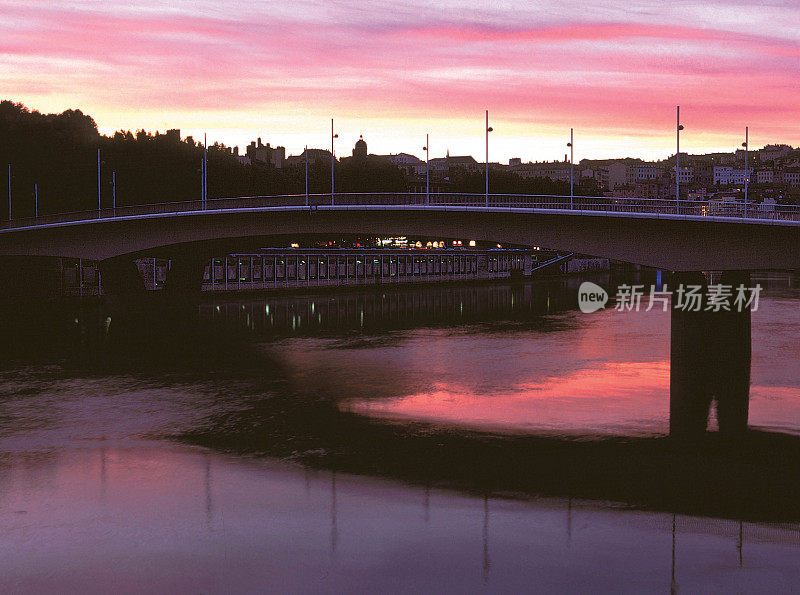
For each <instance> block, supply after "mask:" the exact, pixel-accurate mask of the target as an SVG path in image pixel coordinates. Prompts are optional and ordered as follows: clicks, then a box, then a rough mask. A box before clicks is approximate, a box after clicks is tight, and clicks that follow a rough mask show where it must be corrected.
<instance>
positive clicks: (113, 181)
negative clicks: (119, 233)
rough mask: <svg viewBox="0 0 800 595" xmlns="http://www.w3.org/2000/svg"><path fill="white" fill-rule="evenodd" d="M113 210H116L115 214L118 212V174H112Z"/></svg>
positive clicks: (114, 172)
mask: <svg viewBox="0 0 800 595" xmlns="http://www.w3.org/2000/svg"><path fill="white" fill-rule="evenodd" d="M111 208H112V209H114V214H115V215H116V211H117V172H116V171H112V172H111Z"/></svg>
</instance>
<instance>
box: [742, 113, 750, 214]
mask: <svg viewBox="0 0 800 595" xmlns="http://www.w3.org/2000/svg"><path fill="white" fill-rule="evenodd" d="M742 146H743V147H744V216H745V217H747V187H748V185H749V182H750V169H749V168H748V166H747V164H748V159H747V156H748V155H747V154H748V151H749V149H750V127H749V126H745V127H744V142H743V143H742Z"/></svg>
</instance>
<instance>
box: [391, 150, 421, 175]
mask: <svg viewBox="0 0 800 595" xmlns="http://www.w3.org/2000/svg"><path fill="white" fill-rule="evenodd" d="M381 157H382V158H383V159H386V161H388V162H389V163H392V164H394V165H396V166H397V167H398V168H400V169H401V170H402V171H403V173H404V174H405V175H407V176H414V175H416V176H419V175H425V162H424V161H423V160H422V159H420V158H418V157H416V156H414V155H410V154H408V153H398V154H397V155H381Z"/></svg>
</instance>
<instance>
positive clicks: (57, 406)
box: [0, 275, 800, 592]
mask: <svg viewBox="0 0 800 595" xmlns="http://www.w3.org/2000/svg"><path fill="white" fill-rule="evenodd" d="M598 281H599V282H600V283H601V284H604V286H606V287H610V286H613V284H614V283H617V282H619V280H618V279H608V278H601V279H599V280H598ZM754 281H758V282H760V283H761V284H762V285H763V286H764V288H765V289H764V292H763V293H762V296H761V301H760V304H759V309H758V310H757V311H756V312H754V313H753V318H752V320H753V362H752V387H751V401H750V423H751V426H752V427H753V428H755V429H757V430H758V431H759V432H758V434H759V435H764V436H768V437H770V436H776V437H777V438H776V439H777V440H778V441H779V442H778V443H776V444H781V445H783V446H781V448H784V447H785V449H786V450H785V451H780V452H777V451H776V455H777V457H778V458H780V457H781V456H783V455H782V454H781V453H784V452H786V453H790V452H791V453H794V452H795V443H794V436H797V435H800V368H798V366H797V363H796V362H797V361H798V355H800V341H798V338H797V337H798V329H800V311H798V306H800V289H798V288H797V287H798V284H797V281H798V280H797V278H796V277H793V276H782V275H781V276H778V275H773V276H761V277H759V278H758V279H754ZM577 286H578V281H577V280H557V281H542V282H535V283H528V284H517V285H503V284H490V285H482V284H476V285H458V286H436V287H406V288H386V289H380V288H378V289H369V290H364V291H358V290H347V291H342V292H328V293H320V294H316V295H310V294H309V295H304V296H289V295H277V296H276V295H273V296H266V297H265V296H259V297H248V298H217V299H216V301H211V300H209V301H207V302H204V303H203V304H201V305H200V307H199V309H197V308H189V310H190V313H189V315H188V316H186V315H185V314H186V313H185V312H181V313H178V314H176V313H175V312H171V313H170V314H169V315H166V316H165V315H164V313H163V312H160V313H159V315H150V314H148V313H145V314H144V315H143V316H140V317H138V318H136V320H135V322H133V323H131V322H130V321H127V322H126V321H119V320H115V319H114V318H113V316H109V315H108V312H107V311H106V310H105V309H104V307H103V306H102V305H91V304H89V305H83V306H82V307H77V306H76V307H74V308H58V309H56V310H53V311H44V309H42V311H41V312H40V311H39V310H37V309H35V308H33V309H32V308H30V307H28V308H25V309H22V310H14V309H12V310H10V311H8V312H6V315H5V317H6V320H5V322H4V323H3V326H2V329H3V331H2V332H3V334H4V345H3V346H2V347H0V356H1V357H2V363H1V364H0V554H1V555H0V591H2V592H41V591H42V590H57V591H87V590H88V591H109V590H114V591H118V592H141V591H144V590H148V591H156V592H167V591H169V592H238V591H263V590H269V591H290V592H319V591H343V590H346V591H354V590H355V591H392V592H420V591H422V592H433V591H436V592H441V591H465V590H468V591H474V590H488V591H504V592H506V591H509V590H526V591H527V590H537V591H548V592H553V591H555V592H558V591H585V592H598V591H626V592H642V591H655V592H664V591H667V590H669V589H673V590H675V589H677V590H683V591H686V592H695V591H702V592H712V591H714V592H716V591H720V590H723V589H725V590H735V591H737V592H738V591H772V592H774V591H776V590H781V591H785V590H789V589H791V588H792V587H793V586H794V587H796V585H797V584H798V581H799V580H800V571H799V570H798V565H797V562H798V559H800V524H797V522H796V521H797V520H798V518H796V517H795V515H794V512H795V509H794V508H792V506H787V507H784V508H775V509H774V510H772V509H770V510H769V513H770V514H766V513H765V514H763V515H762V514H760V512H762V511H761V509H760V508H759V507H758V506H757V505H752V506H750V507H749V508H748V507H743V508H741V509H735V510H741V514H739V515H737V514H732V513H731V512H730V511H731V510H732V508H731V507H730V506H728V507H725V506H723V507H722V508H720V509H719V512H717V511H716V509H714V508H713V506H712V505H711V504H709V502H708V500H709V497H708V495H707V494H706V493H705V492H703V493H700V491H698V493H697V494H695V496H693V497H692V498H683V499H682V498H674V499H669V498H666V497H665V498H666V499H663V500H662V499H661V497H660V492H659V493H655V491H653V493H650V492H647V491H646V489H645V488H646V487H645V488H642V487H641V486H640V484H641V483H648V481H645V478H650V483H652V482H655V483H656V484H657V482H658V479H657V478H655V479H654V478H653V477H651V475H652V473H651V472H650V471H648V469H649V467H648V465H649V463H648V460H649V459H647V458H646V457H644V459H645V462H644V463H641V460H642V458H643V455H641V453H642V452H647V453H654V455H653V456H654V457H655V458H654V460H656V461H657V462H655V463H653V465H654V466H655V467H654V468H656V469H658V468H659V467H658V465H664V468H669V466H670V465H671V461H673V460H674V459H672V458H669V457H672V456H673V455H672V454H664V453H663V452H662V450H663V444H664V441H665V438H664V435H665V434H666V433H667V431H668V421H669V322H670V321H669V314H668V313H663V312H661V311H659V310H658V309H653V310H651V311H649V312H644V311H640V312H618V311H615V310H613V309H606V310H601V311H599V312H595V313H592V314H583V313H581V312H580V311H578V310H577V309H576V308H575V304H576V295H577ZM711 426H712V429H713V426H714V421H713V419H712V421H711ZM765 439H771V438H765ZM769 444H773V443H772V442H770V443H769ZM643 449H644V450H643ZM598 453H599V454H598ZM606 454H607V455H608V456H606ZM681 456H683V455H681ZM766 456H770V453H766ZM664 457H666V458H664ZM793 457H794V454H786V459H785V460H786V461H788V463H786V464H787V465H789V466H790V467H789V468H788V469H781V470H779V471H781V473H782V474H784V475H785V474H786V473H787V472H791V471H795V472H796V471H797V469H796V468H792V467H791V465H793V464H794V461H795V460H796V458H793ZM662 458H663V460H662ZM772 458H776V457H772ZM608 461H611V462H608ZM617 461H623V462H625V463H626V464H627V463H629V462H631V461H635V463H634V466H636V465H639V466H640V467H641V469H640V470H639V471H637V472H636V473H634V474H633V475H632V476H627V475H626V476H624V477H623V476H622V475H619V476H618V475H616V473H617V471H616V470H615V468H614V469H612V466H613V467H615V466H616V462H617ZM603 465H608V469H604V468H603ZM564 468H566V471H564ZM595 469H599V471H598V472H597V473H598V475H595V474H594V470H595ZM562 471H564V475H563V477H562ZM749 472H750V471H748V473H749ZM609 474H610V475H609ZM555 475H558V476H559V477H561V479H559V480H556V479H554V477H553V476H555ZM609 476H610V477H611V478H612V480H610V481H605V480H604V479H603V478H604V477H605V478H607V477H609ZM598 477H599V478H600V479H597V478H598ZM748 477H749V476H748ZM617 478H619V481H617ZM779 487H781V488H782V489H783V488H785V490H784V492H785V493H786V494H788V496H789V497H790V496H791V495H792V494H793V493H794V492H792V490H793V489H794V487H795V486H794V485H789V486H788V487H787V486H784V485H783V484H780V486H779ZM658 489H661V488H658ZM643 490H644V491H643ZM654 490H655V488H654ZM784 492H781V494H784ZM715 498H716V496H715ZM712 499H713V498H712ZM790 499H791V498H790ZM751 504H752V502H751ZM709 506H711V508H709ZM707 510H711V512H710V513H709V514H702V513H703V511H707ZM762 516H769V517H770V519H764V518H760V517H762ZM767 520H769V521H770V522H767Z"/></svg>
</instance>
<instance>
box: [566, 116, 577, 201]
mask: <svg viewBox="0 0 800 595" xmlns="http://www.w3.org/2000/svg"><path fill="white" fill-rule="evenodd" d="M573 143H574V137H573V133H572V128H570V129H569V142H568V143H567V146H568V147H569V208H570V209H572V203H573V197H574V195H575V192H574V183H573V180H574V176H573V172H574V165H573V163H574V155H575V154H574V152H573V151H574V147H573V146H572V145H573Z"/></svg>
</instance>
